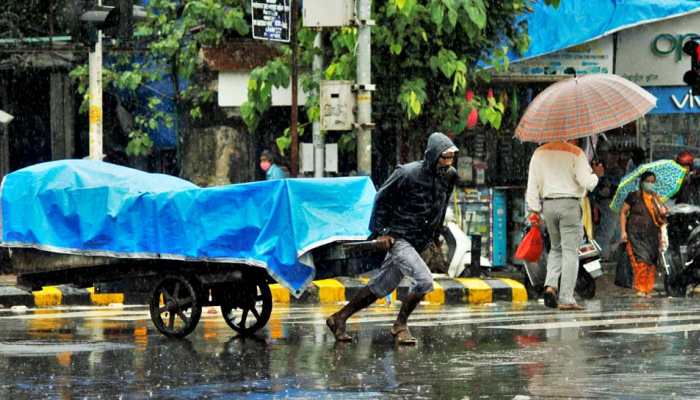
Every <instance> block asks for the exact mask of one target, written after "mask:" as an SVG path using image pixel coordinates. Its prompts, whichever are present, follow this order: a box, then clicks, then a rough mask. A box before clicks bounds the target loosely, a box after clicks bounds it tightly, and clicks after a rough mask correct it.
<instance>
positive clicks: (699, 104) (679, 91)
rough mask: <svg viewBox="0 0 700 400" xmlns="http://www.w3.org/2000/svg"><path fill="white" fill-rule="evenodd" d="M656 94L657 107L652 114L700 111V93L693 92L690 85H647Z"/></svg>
mask: <svg viewBox="0 0 700 400" xmlns="http://www.w3.org/2000/svg"><path fill="white" fill-rule="evenodd" d="M646 89H647V90H648V91H649V92H650V93H651V94H653V95H654V96H656V98H657V101H656V108H654V109H653V110H651V111H650V112H649V113H650V114H681V113H683V114H687V113H700V95H696V94H693V93H692V90H691V89H690V88H689V87H688V86H675V87H647V88H646Z"/></svg>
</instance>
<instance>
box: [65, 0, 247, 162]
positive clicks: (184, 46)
mask: <svg viewBox="0 0 700 400" xmlns="http://www.w3.org/2000/svg"><path fill="white" fill-rule="evenodd" d="M246 3H247V1H246V0H187V1H185V2H182V4H183V5H182V6H179V4H180V2H176V1H173V0H150V1H149V3H148V7H147V17H146V19H145V20H143V21H139V22H137V23H136V26H135V40H134V41H133V46H134V47H135V48H137V49H138V48H139V47H141V51H139V50H135V51H128V52H116V51H115V52H112V53H107V54H108V55H107V56H106V57H105V58H106V59H109V60H111V63H110V64H109V68H105V70H104V73H103V82H104V83H103V87H104V88H105V90H107V91H112V92H113V93H115V94H117V95H118V96H119V97H120V99H122V100H125V101H127V102H130V103H131V109H132V110H133V111H136V116H135V118H134V130H133V131H132V132H130V133H129V138H130V141H129V145H128V147H127V149H126V150H127V153H128V154H129V155H145V154H148V153H149V152H150V151H151V148H152V146H153V141H152V140H151V139H150V137H149V135H148V132H150V131H153V130H155V129H157V128H158V126H159V125H160V124H163V125H165V126H168V127H173V126H175V128H176V129H175V131H176V132H177V136H178V137H177V148H178V150H179V149H180V145H181V143H182V132H184V131H186V130H187V122H188V121H190V120H196V119H199V118H201V117H202V107H203V106H204V105H206V104H208V103H211V102H212V101H213V100H214V99H215V97H214V94H215V93H214V92H213V91H212V90H211V88H210V85H209V81H208V79H207V78H209V77H205V76H202V74H201V73H202V71H203V68H202V64H201V59H200V57H199V51H200V49H201V48H202V47H205V46H218V45H220V44H221V43H222V42H223V41H224V40H227V39H233V38H238V37H242V36H247V35H248V33H249V30H250V29H249V25H248V22H247V21H246V13H245V6H246ZM71 75H72V76H73V77H74V78H75V79H76V80H77V81H78V82H79V90H80V92H81V93H83V94H84V96H85V101H84V103H83V107H82V108H83V110H85V108H86V104H87V95H88V93H87V89H88V86H87V83H88V81H87V78H88V76H87V66H85V65H83V66H80V67H78V68H76V69H74V70H73V71H72V72H71ZM163 80H169V81H170V82H171V84H172V87H173V88H174V92H173V95H172V100H173V101H174V104H175V113H174V116H173V115H172V114H171V113H166V112H163V111H162V110H161V108H160V107H159V106H160V104H161V102H162V99H163V97H164V94H163V93H158V92H157V91H154V90H150V91H148V92H149V93H150V94H149V95H147V96H146V97H147V98H146V99H145V103H146V107H145V111H143V108H141V111H137V110H139V107H138V105H139V104H140V102H143V101H144V99H143V93H144V92H143V91H140V92H138V93H137V91H138V90H139V89H143V88H146V89H148V88H153V85H154V83H156V82H160V81H163ZM180 161H181V160H180V157H179V153H178V162H180Z"/></svg>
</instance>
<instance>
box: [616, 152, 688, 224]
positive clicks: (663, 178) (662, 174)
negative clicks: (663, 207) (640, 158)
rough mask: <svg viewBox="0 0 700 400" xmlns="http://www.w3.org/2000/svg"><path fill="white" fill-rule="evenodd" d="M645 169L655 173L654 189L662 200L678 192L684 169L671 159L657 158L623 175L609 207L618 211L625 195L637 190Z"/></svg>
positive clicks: (684, 172) (683, 176)
mask: <svg viewBox="0 0 700 400" xmlns="http://www.w3.org/2000/svg"><path fill="white" fill-rule="evenodd" d="M646 171H651V172H653V173H654V175H656V183H655V184H654V191H655V192H656V193H657V194H658V195H659V196H661V199H662V200H663V201H667V200H668V199H669V198H670V197H671V196H673V195H674V194H676V193H678V191H679V190H680V188H681V185H682V184H683V178H685V174H686V170H685V169H684V168H683V167H682V166H680V164H678V163H677V162H675V161H673V160H659V161H654V162H652V163H648V164H643V165H640V166H639V167H638V168H637V169H635V170H634V171H632V172H630V173H629V174H627V175H625V177H624V178H622V181H621V182H620V184H619V185H618V186H617V191H616V192H615V197H613V200H612V201H611V202H610V208H611V209H613V210H614V211H618V212H619V211H620V210H621V209H622V204H623V203H624V202H625V199H626V198H627V195H629V194H630V193H632V192H634V191H636V190H639V177H640V176H641V175H642V174H643V173H644V172H646Z"/></svg>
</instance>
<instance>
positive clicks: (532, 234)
mask: <svg viewBox="0 0 700 400" xmlns="http://www.w3.org/2000/svg"><path fill="white" fill-rule="evenodd" d="M543 250H544V241H543V240H542V232H541V231H540V227H539V226H537V225H533V226H532V227H531V228H530V231H529V232H528V233H527V234H526V235H525V236H524V237H523V240H522V241H520V245H518V250H516V251H515V258H517V259H519V260H523V261H527V262H537V261H538V260H539V259H540V256H541V255H542V251H543Z"/></svg>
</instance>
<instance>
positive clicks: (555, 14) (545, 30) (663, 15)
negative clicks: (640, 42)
mask: <svg viewBox="0 0 700 400" xmlns="http://www.w3.org/2000/svg"><path fill="white" fill-rule="evenodd" d="M698 11H700V1H698V0H673V1H671V0H562V1H561V3H560V5H559V7H552V6H548V5H546V4H544V1H543V0H538V1H537V2H536V3H535V4H534V5H533V12H532V13H529V14H525V15H523V17H522V18H521V19H519V20H518V21H522V20H523V19H524V20H525V21H527V26H528V33H529V35H530V48H529V49H528V50H527V52H526V53H525V54H523V56H522V57H518V56H517V55H515V54H509V58H510V59H511V60H512V61H515V60H518V59H519V58H520V59H526V58H533V57H538V56H542V55H545V54H549V53H553V52H556V51H559V50H563V49H566V48H569V47H572V46H576V45H580V44H583V43H586V42H589V41H591V40H595V39H598V38H602V37H604V36H608V35H610V34H613V33H615V32H618V31H621V30H623V29H626V28H631V27H633V26H638V25H644V24H649V23H652V22H656V21H661V20H664V19H668V18H674V17H679V16H682V15H685V14H690V13H693V12H698Z"/></svg>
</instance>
